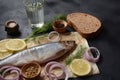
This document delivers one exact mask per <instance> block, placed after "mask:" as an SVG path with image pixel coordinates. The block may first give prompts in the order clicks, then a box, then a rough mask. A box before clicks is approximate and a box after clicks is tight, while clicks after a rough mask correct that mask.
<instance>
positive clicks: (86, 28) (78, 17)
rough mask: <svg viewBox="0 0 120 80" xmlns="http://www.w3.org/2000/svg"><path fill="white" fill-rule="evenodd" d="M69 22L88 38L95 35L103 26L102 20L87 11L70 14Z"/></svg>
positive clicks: (68, 16)
mask: <svg viewBox="0 0 120 80" xmlns="http://www.w3.org/2000/svg"><path fill="white" fill-rule="evenodd" d="M67 22H68V24H69V25H70V26H72V27H73V28H74V29H75V30H76V31H77V32H79V33H80V34H81V35H82V36H83V37H86V38H88V37H93V36H95V35H96V34H97V33H98V32H99V30H100V28H101V22H100V20H99V19H97V18H96V17H94V16H92V15H90V14H86V13H71V14H68V15H67Z"/></svg>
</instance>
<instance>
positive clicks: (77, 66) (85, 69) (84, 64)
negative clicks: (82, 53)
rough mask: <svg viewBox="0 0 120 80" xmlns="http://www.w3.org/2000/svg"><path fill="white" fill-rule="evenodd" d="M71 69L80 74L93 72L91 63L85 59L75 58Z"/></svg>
mask: <svg viewBox="0 0 120 80" xmlns="http://www.w3.org/2000/svg"><path fill="white" fill-rule="evenodd" d="M70 69H71V71H72V72H73V73H74V74H76V75H78V76H85V75H88V74H89V73H90V72H91V65H90V63H89V62H88V61H87V60H85V59H74V60H73V61H72V62H71V64H70Z"/></svg>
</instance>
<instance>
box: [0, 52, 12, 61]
mask: <svg viewBox="0 0 120 80" xmlns="http://www.w3.org/2000/svg"><path fill="white" fill-rule="evenodd" d="M10 55H12V52H2V53H1V52H0V60H2V59H4V58H6V57H8V56H10Z"/></svg>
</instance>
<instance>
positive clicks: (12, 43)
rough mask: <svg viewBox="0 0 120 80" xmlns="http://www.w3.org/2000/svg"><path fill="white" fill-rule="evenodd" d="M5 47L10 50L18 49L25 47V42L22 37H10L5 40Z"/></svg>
mask: <svg viewBox="0 0 120 80" xmlns="http://www.w3.org/2000/svg"><path fill="white" fill-rule="evenodd" d="M5 46H6V48H7V49H8V50H11V51H20V50H23V49H25V47H26V43H25V41H24V40H22V39H11V40H9V41H8V42H6V45H5Z"/></svg>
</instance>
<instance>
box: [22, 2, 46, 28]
mask: <svg viewBox="0 0 120 80" xmlns="http://www.w3.org/2000/svg"><path fill="white" fill-rule="evenodd" d="M24 5H25V10H26V13H27V16H28V19H29V22H30V24H31V27H32V28H35V27H39V28H41V27H42V26H43V25H44V0H24Z"/></svg>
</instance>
